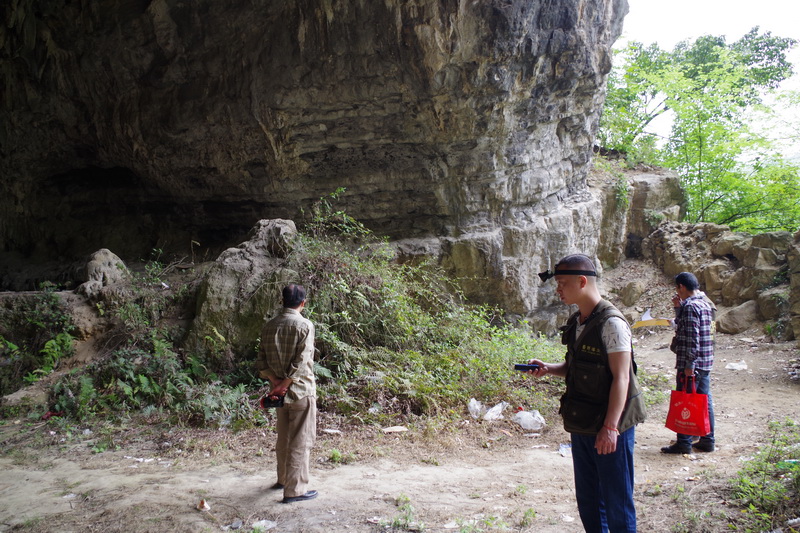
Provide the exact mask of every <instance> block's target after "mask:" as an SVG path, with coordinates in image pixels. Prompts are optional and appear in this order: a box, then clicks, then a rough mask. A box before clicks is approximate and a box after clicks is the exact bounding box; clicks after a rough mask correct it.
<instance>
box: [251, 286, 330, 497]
mask: <svg viewBox="0 0 800 533" xmlns="http://www.w3.org/2000/svg"><path fill="white" fill-rule="evenodd" d="M305 306H306V290H305V289H304V288H303V286H302V285H296V284H294V283H292V284H289V285H287V286H286V287H284V288H283V310H281V312H280V314H278V316H276V317H275V318H273V319H272V320H270V321H269V322H267V323H266V324H265V325H264V329H263V330H262V332H261V348H260V350H259V351H258V356H257V358H256V369H257V370H258V375H259V377H260V378H262V379H269V381H270V384H271V385H272V388H271V389H270V391H269V392H268V393H267V396H270V397H282V398H284V404H283V407H279V408H278V412H277V424H276V429H277V433H278V440H277V442H276V443H275V453H276V456H277V470H278V481H277V483H275V484H274V485H273V486H272V488H273V489H276V490H283V500H281V501H282V502H283V503H293V502H302V501H306V500H313V499H314V498H316V497H317V491H315V490H306V489H307V488H308V478H309V459H310V453H311V448H312V446H314V442H315V440H316V438H317V421H316V417H317V397H316V396H317V386H316V380H315V378H314V324H312V323H311V321H310V320H308V319H307V318H305V317H304V316H303V315H301V313H302V311H303V309H304V308H305Z"/></svg>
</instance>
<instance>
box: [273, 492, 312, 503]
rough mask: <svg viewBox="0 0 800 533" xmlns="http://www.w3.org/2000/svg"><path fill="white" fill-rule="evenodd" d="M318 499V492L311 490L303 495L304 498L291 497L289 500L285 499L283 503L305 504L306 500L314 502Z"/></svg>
mask: <svg viewBox="0 0 800 533" xmlns="http://www.w3.org/2000/svg"><path fill="white" fill-rule="evenodd" d="M316 497H317V491H315V490H310V491H308V492H306V493H305V494H303V495H302V496H290V497H288V498H284V499H282V500H281V503H294V502H304V501H306V500H313V499H314V498H316Z"/></svg>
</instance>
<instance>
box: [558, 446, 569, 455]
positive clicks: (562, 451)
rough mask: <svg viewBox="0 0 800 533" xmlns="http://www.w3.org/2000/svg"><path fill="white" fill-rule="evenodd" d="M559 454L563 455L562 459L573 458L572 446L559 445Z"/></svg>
mask: <svg viewBox="0 0 800 533" xmlns="http://www.w3.org/2000/svg"><path fill="white" fill-rule="evenodd" d="M558 453H560V454H561V457H569V456H572V444H561V445H559V447H558Z"/></svg>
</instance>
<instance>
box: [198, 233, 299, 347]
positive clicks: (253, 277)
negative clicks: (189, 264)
mask: <svg viewBox="0 0 800 533" xmlns="http://www.w3.org/2000/svg"><path fill="white" fill-rule="evenodd" d="M295 233H296V229H295V225H294V222H292V221H290V220H261V221H259V222H258V224H256V226H255V227H254V228H253V229H252V231H251V233H250V235H249V237H250V238H249V239H248V240H247V241H245V242H243V243H241V244H240V245H239V246H236V247H234V248H229V249H227V250H225V251H224V252H223V253H222V254H220V256H219V257H218V258H217V260H216V261H215V262H214V265H213V266H212V267H211V268H210V269H209V270H208V272H207V273H206V276H205V277H204V279H203V281H202V284H201V286H200V290H199V294H198V300H197V316H196V317H195V319H194V321H193V323H192V326H191V328H190V330H189V334H188V335H187V341H186V347H187V348H188V349H189V350H190V351H212V352H213V351H217V350H227V349H230V350H232V351H233V352H234V353H235V354H252V353H253V352H254V349H255V345H256V341H257V339H258V337H259V335H260V333H261V327H262V326H263V324H264V320H265V318H266V317H267V315H268V314H269V313H272V312H274V311H275V310H276V309H278V308H280V305H281V289H282V288H283V286H284V285H286V284H287V283H290V282H298V283H302V280H298V279H297V273H296V272H294V271H292V270H291V269H289V268H287V267H286V261H285V260H284V256H285V253H286V251H287V250H288V247H290V246H291V245H292V242H293V236H294V235H295Z"/></svg>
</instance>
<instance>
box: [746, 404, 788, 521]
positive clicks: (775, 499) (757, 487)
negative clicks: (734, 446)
mask: <svg viewBox="0 0 800 533" xmlns="http://www.w3.org/2000/svg"><path fill="white" fill-rule="evenodd" d="M731 491H732V496H733V499H734V500H735V501H736V503H738V504H739V505H740V506H741V507H742V510H743V513H742V516H743V520H744V521H745V522H747V523H746V524H745V529H747V530H748V531H749V530H751V529H750V528H751V527H752V528H755V529H756V530H759V531H762V530H771V529H773V528H775V527H778V526H780V525H781V524H782V523H785V521H786V520H787V519H793V518H796V512H797V509H800V425H798V423H797V422H795V421H793V420H789V419H787V420H784V421H781V422H778V421H771V422H770V424H769V442H768V444H767V445H766V446H762V447H760V448H759V450H758V452H757V453H756V454H755V456H754V457H753V458H752V459H751V460H749V461H747V463H746V464H745V466H744V467H743V468H742V469H741V470H740V471H739V472H738V474H737V476H736V478H734V479H733V481H732V483H731Z"/></svg>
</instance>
